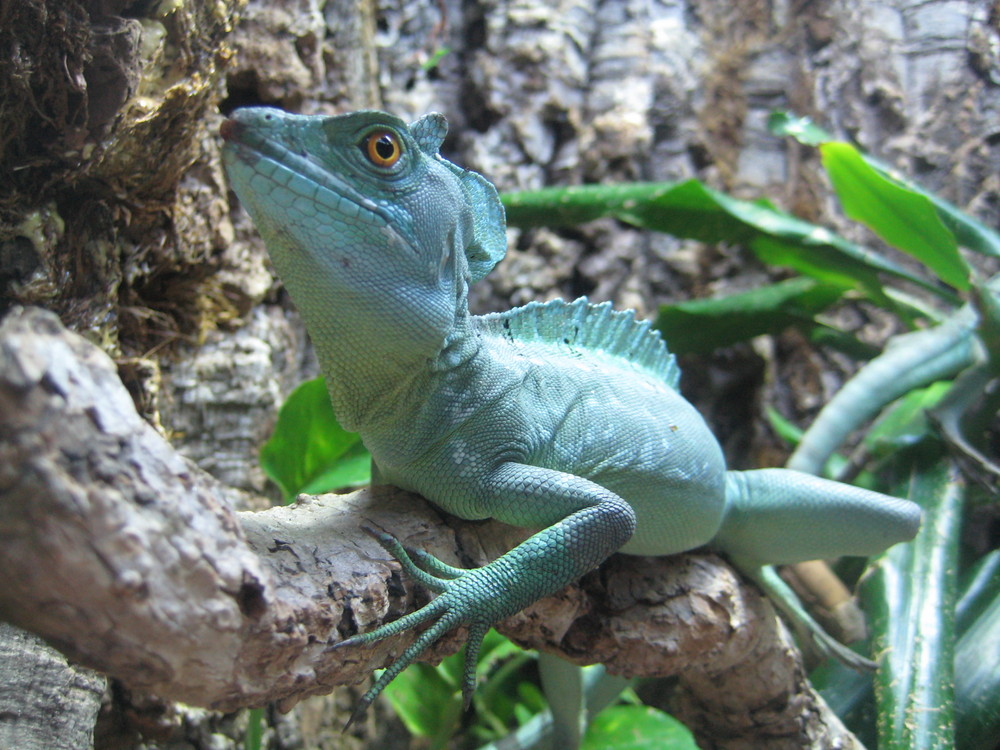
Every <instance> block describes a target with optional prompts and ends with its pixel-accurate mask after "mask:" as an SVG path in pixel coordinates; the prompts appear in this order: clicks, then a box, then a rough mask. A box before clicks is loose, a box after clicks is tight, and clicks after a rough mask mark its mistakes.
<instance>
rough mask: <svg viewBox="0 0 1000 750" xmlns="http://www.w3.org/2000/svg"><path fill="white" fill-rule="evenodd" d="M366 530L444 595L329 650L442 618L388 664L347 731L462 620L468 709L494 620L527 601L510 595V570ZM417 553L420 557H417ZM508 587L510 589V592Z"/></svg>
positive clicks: (368, 641) (416, 576)
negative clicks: (453, 562)
mask: <svg viewBox="0 0 1000 750" xmlns="http://www.w3.org/2000/svg"><path fill="white" fill-rule="evenodd" d="M364 531H365V532H366V533H368V534H369V535H370V536H372V538H374V539H375V540H376V541H377V542H378V543H379V544H380V545H381V546H382V547H383V548H384V549H385V550H386V551H387V552H388V553H389V554H391V555H392V556H393V557H395V558H396V560H398V561H399V563H400V565H402V567H403V568H404V569H405V570H406V572H407V573H408V574H409V575H411V576H412V577H413V578H414V579H415V580H417V581H419V582H420V583H422V584H423V585H424V586H426V587H427V588H428V589H430V590H431V591H433V592H435V593H437V594H438V596H437V597H436V598H435V599H434V600H433V601H432V602H430V603H429V604H427V605H426V606H424V607H421V608H420V609H419V610H417V611H416V612H411V613H410V614H408V615H404V616H403V617H401V618H399V619H398V620H395V621H393V622H390V623H386V624H385V625H382V626H380V627H378V628H376V629H375V630H372V631H371V632H368V633H360V634H358V635H355V636H352V637H351V638H348V639H347V640H344V641H340V642H339V643H335V644H332V645H331V646H329V647H328V648H327V651H334V650H338V649H341V648H345V647H350V646H360V645H367V644H371V643H375V642H376V641H380V640H382V639H383V638H388V637H389V636H393V635H397V634H399V633H402V632H404V631H406V630H410V629H412V628H413V627H415V626H417V625H419V624H421V623H423V622H426V621H427V620H431V619H434V618H437V619H436V621H435V622H434V623H433V624H432V625H431V626H430V627H429V628H427V630H425V631H424V632H423V633H421V634H420V636H419V637H418V638H417V640H416V641H414V642H413V644H411V645H410V646H409V647H407V648H406V650H404V651H403V653H402V654H400V656H399V657H398V658H397V659H396V660H395V661H393V663H392V664H390V665H389V666H388V667H387V668H386V669H385V671H384V672H383V673H382V674H381V675H380V676H379V678H378V679H377V680H376V681H375V684H374V685H372V687H371V688H370V689H369V690H368V691H367V692H366V693H365V694H364V695H363V696H362V698H361V700H360V701H359V702H358V705H357V707H356V708H355V710H354V713H353V714H352V715H351V718H350V719H349V720H348V721H347V724H346V725H345V726H344V730H345V731H346V730H347V728H348V727H350V726H351V724H352V723H354V721H355V720H357V719H359V718H360V717H361V716H363V715H364V713H365V711H366V710H367V709H368V706H370V705H371V704H372V702H373V701H374V700H375V699H376V698H377V697H378V696H379V694H380V693H381V692H382V691H383V690H384V689H385V687H386V685H388V684H389V683H390V682H392V680H393V679H394V678H395V677H396V675H398V674H399V673H400V672H402V671H403V670H404V669H405V668H406V667H408V666H409V665H410V664H411V663H412V662H413V661H414V660H416V658H417V657H418V656H420V654H421V653H422V652H423V651H424V650H425V649H427V648H428V647H429V646H430V645H431V644H433V643H434V642H435V641H437V640H438V639H439V638H440V637H441V636H443V635H444V634H445V633H447V632H448V631H450V630H453V629H454V628H456V627H459V626H460V625H468V626H469V637H468V641H467V643H466V652H465V669H464V675H463V680H462V697H463V699H464V703H465V707H466V708H468V707H469V705H470V703H471V702H472V693H473V691H474V690H475V686H476V662H477V660H478V657H479V650H480V648H481V646H482V642H483V638H484V637H485V636H486V632H487V631H488V630H489V629H490V627H491V626H492V625H493V623H495V622H497V621H498V620H501V619H503V618H504V617H506V616H508V615H509V614H512V613H513V612H516V611H517V610H518V609H520V608H521V607H522V606H523V603H521V600H520V599H517V598H516V597H514V598H512V597H511V596H510V595H509V589H510V586H509V584H508V582H507V581H505V580H504V578H505V576H504V572H505V571H504V570H503V569H502V568H496V567H493V566H491V565H486V566H484V567H482V568H473V569H471V570H463V569H462V568H455V567H452V566H450V565H447V564H446V563H443V562H441V561H440V560H438V559H437V558H436V557H434V556H433V555H431V554H429V553H427V552H424V551H421V550H411V551H408V550H407V549H406V548H405V547H403V545H402V544H400V542H399V541H398V540H397V539H396V538H395V537H393V536H392V535H390V534H386V533H385V532H381V531H377V530H375V529H372V528H365V529H364ZM414 558H416V560H417V562H415V561H414ZM505 590H507V592H506V593H505Z"/></svg>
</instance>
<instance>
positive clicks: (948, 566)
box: [861, 441, 964, 750]
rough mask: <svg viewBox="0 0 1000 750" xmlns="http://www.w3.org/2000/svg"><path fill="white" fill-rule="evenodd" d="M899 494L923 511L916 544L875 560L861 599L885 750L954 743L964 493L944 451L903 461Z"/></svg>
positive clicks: (915, 453)
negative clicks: (874, 657) (875, 658)
mask: <svg viewBox="0 0 1000 750" xmlns="http://www.w3.org/2000/svg"><path fill="white" fill-rule="evenodd" d="M894 465H895V466H896V467H897V469H898V470H900V471H901V472H902V473H903V474H904V475H906V476H905V477H904V478H903V479H902V480H901V481H900V482H899V483H898V484H897V486H896V487H895V490H896V491H895V492H894V493H893V494H896V495H897V496H899V497H907V496H908V497H909V498H910V499H911V500H913V501H914V502H916V503H918V504H919V505H920V506H921V508H922V509H923V513H924V515H923V519H922V522H921V527H920V531H919V532H918V534H917V537H916V539H914V540H913V541H912V542H908V543H906V544H897V545H896V546H894V547H892V548H890V549H889V550H888V551H887V552H885V553H883V554H882V555H881V556H879V557H878V558H876V562H875V564H874V570H873V572H872V575H870V576H868V577H867V578H866V579H865V580H864V582H863V585H862V588H861V591H862V596H863V601H864V602H865V605H866V606H865V609H866V611H868V612H869V613H870V614H871V626H872V632H873V644H872V650H873V652H874V653H877V654H881V655H882V657H881V659H880V666H879V672H878V674H877V676H876V682H875V695H876V700H877V702H878V717H879V718H878V730H879V731H878V733H879V742H878V746H879V748H882V749H883V750H903V749H904V748H905V749H906V750H918V749H919V748H940V747H952V745H953V743H954V726H953V719H954V714H953V695H954V687H953V686H954V662H953V654H954V606H955V592H956V589H957V581H956V573H955V571H956V568H957V566H958V533H959V530H960V528H961V522H962V506H963V501H964V487H963V486H962V485H961V483H960V480H959V479H958V476H957V472H956V471H955V469H954V467H953V466H952V464H951V462H950V461H949V460H948V459H947V458H946V457H944V454H943V453H942V452H941V451H940V449H939V447H938V445H937V444H935V443H933V442H931V441H925V442H924V443H923V444H921V445H920V446H918V447H917V448H916V449H914V450H912V451H909V452H907V453H904V454H900V455H899V456H897V459H896V461H895V462H894Z"/></svg>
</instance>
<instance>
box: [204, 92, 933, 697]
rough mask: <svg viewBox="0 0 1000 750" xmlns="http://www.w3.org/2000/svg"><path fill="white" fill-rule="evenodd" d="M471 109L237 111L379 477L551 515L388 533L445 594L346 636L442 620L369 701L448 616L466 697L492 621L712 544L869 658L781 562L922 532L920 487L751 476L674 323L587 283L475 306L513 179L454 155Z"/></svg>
mask: <svg viewBox="0 0 1000 750" xmlns="http://www.w3.org/2000/svg"><path fill="white" fill-rule="evenodd" d="M446 131H447V124H446V121H445V119H444V117H443V116H441V115H438V114H431V115H427V116H425V117H423V118H421V119H419V120H418V121H416V122H415V123H413V124H411V125H409V126H408V125H406V124H405V123H404V122H403V121H402V120H400V119H398V118H396V117H393V116H391V115H387V114H383V113H380V112H375V111H361V112H355V113H353V114H348V115H343V116H340V117H323V116H300V115H291V114H286V113H284V112H281V111H278V110H275V109H269V108H248V109H241V110H237V111H236V112H235V113H234V114H233V115H232V117H231V118H230V119H228V120H226V121H225V123H224V124H223V126H222V129H221V133H222V136H223V138H224V140H225V147H224V159H225V165H226V169H227V172H228V175H229V178H230V181H231V184H232V187H233V189H234V190H235V192H236V194H237V195H238V196H239V198H240V200H241V202H242V204H243V206H244V207H245V208H246V210H247V211H248V212H249V213H250V216H251V217H252V218H253V220H254V221H255V223H256V225H257V227H258V229H259V231H260V233H261V235H262V237H263V238H264V241H265V243H266V245H267V248H268V251H269V253H270V255H271V258H272V260H273V263H274V266H275V268H276V269H277V272H278V274H279V275H280V277H281V279H282V280H283V282H284V284H285V286H286V288H287V289H288V291H289V292H290V294H291V296H292V299H293V301H294V302H295V304H296V306H297V307H298V309H299V311H300V313H301V314H302V316H303V319H304V321H305V324H306V327H307V329H308V331H309V334H310V336H311V338H312V342H313V345H314V346H315V349H316V353H317V356H318V358H319V362H320V365H321V368H322V371H323V374H324V376H325V378H326V381H327V384H328V388H329V392H330V398H331V400H332V403H333V407H334V411H335V412H336V415H337V417H338V419H339V420H340V422H341V423H342V424H343V426H344V427H345V428H347V429H350V430H355V431H357V432H359V433H360V434H361V436H362V438H363V440H364V443H365V445H366V446H367V447H368V449H369V450H370V451H371V454H372V456H373V463H374V467H375V475H374V476H375V477H376V479H377V481H378V482H382V483H388V484H393V485H396V486H399V487H401V488H404V489H407V490H411V491H413V492H416V493H419V494H421V495H423V496H424V497H426V498H427V499H428V500H430V501H431V502H432V503H434V504H436V505H438V506H439V507H440V508H442V509H444V510H445V511H447V512H449V513H453V514H455V515H458V516H461V517H462V518H466V519H482V518H495V519H498V520H500V521H503V522H505V523H509V524H514V525H517V526H522V527H530V528H534V529H538V531H537V532H536V533H535V534H534V535H533V536H531V537H530V538H528V539H527V540H526V541H525V542H523V543H522V544H520V545H519V546H517V547H515V548H514V549H512V550H510V551H509V552H507V553H506V554H504V555H503V556H501V557H500V558H499V559H497V560H495V561H494V562H492V563H490V564H488V565H485V566H483V567H481V568H476V569H471V570H462V569H457V568H453V567H450V566H448V565H445V564H444V563H442V562H440V561H438V560H436V559H435V558H433V557H431V556H429V555H426V554H422V553H421V554H418V555H415V556H414V558H415V561H414V559H411V557H410V555H408V554H407V552H406V551H405V550H404V549H403V548H402V547H401V545H399V543H398V542H396V541H395V540H394V539H393V538H392V537H389V536H387V535H384V534H382V535H379V539H380V541H381V542H382V544H383V546H385V547H386V548H387V549H388V550H389V551H390V552H391V553H392V554H393V555H395V557H396V558H397V559H398V560H399V562H400V563H401V564H402V566H403V567H404V568H405V569H406V570H407V572H408V573H409V574H410V575H412V576H413V577H414V578H415V579H416V580H417V581H419V582H420V583H422V584H423V585H425V586H426V587H427V588H429V589H430V590H431V591H433V592H435V593H436V594H437V596H436V598H434V599H433V600H432V601H431V602H430V603H429V604H427V605H426V606H424V607H423V608H421V609H420V610H418V611H416V612H413V613H411V614H408V615H406V616H404V617H402V618H400V619H398V620H396V621H395V622H392V623H389V624H386V625H383V626H382V627H379V628H377V629H375V630H374V631H372V632H370V633H365V634H361V635H357V636H355V637H353V638H350V639H348V640H347V641H345V642H343V644H342V645H351V644H361V643H370V642H372V641H376V640H378V639H382V638H386V637H388V636H391V635H394V634H397V633H401V632H403V631H405V630H408V629H411V628H413V627H414V626H415V625H417V624H418V623H421V622H424V621H427V620H433V624H432V625H431V626H430V627H429V628H428V629H426V630H425V631H424V632H423V633H421V635H420V636H419V637H418V638H417V640H416V641H415V642H414V643H413V645H412V646H410V647H409V648H407V649H406V650H405V651H404V652H403V654H402V655H401V656H400V657H399V658H398V659H397V660H396V661H395V662H393V663H392V664H391V665H390V666H389V667H388V668H387V669H386V670H385V671H384V672H383V674H382V675H381V677H380V678H379V679H378V680H377V681H376V683H375V685H374V686H373V687H372V688H371V689H370V690H369V691H368V692H367V693H366V695H365V696H364V698H363V699H362V701H361V705H360V706H359V711H363V710H364V709H365V707H366V706H367V705H369V704H370V703H371V701H372V700H374V698H375V697H376V696H377V695H378V694H379V693H380V692H381V690H382V689H383V688H384V687H385V686H386V685H387V684H388V683H389V681H391V680H392V679H393V678H394V677H395V676H396V675H397V674H398V673H399V672H400V671H401V670H402V669H403V668H405V667H406V666H407V665H408V664H410V663H411V662H412V661H413V660H414V659H415V658H416V657H417V656H419V654H420V653H421V652H422V651H423V650H424V649H425V648H426V647H427V646H428V645H429V644H431V643H432V642H434V641H435V640H436V639H437V638H439V637H440V636H441V635H442V634H443V633H445V632H447V631H449V630H451V629H453V628H455V627H458V626H460V625H467V626H468V628H469V640H468V648H467V658H466V668H465V679H464V684H463V692H464V693H465V695H466V699H467V700H468V697H469V696H470V695H471V692H472V690H473V688H474V665H475V660H476V656H477V651H478V648H479V645H480V642H481V640H482V638H483V636H484V634H485V633H486V631H487V629H488V628H489V627H490V626H491V625H493V624H494V623H496V622H497V621H499V620H501V619H503V618H504V617H507V616H509V615H511V614H513V613H515V612H517V611H519V610H520V609H522V608H523V607H525V606H527V605H528V604H530V603H531V602H534V601H535V600H537V599H539V598H541V597H543V596H546V595H548V594H551V593H554V592H556V591H558V590H559V589H561V588H562V587H564V586H565V585H567V584H568V583H570V582H571V581H573V580H574V579H576V578H577V577H579V576H580V575H582V574H583V573H586V572H587V571H589V570H591V569H593V568H594V567H596V566H598V565H600V564H601V562H602V561H604V560H605V559H606V558H607V557H609V556H610V555H612V554H613V553H615V552H623V553H627V554H636V555H668V554H672V553H677V552H682V551H684V550H690V549H692V548H695V547H701V546H705V545H707V546H709V547H711V548H714V549H717V550H720V551H722V552H723V553H725V554H726V555H728V556H729V558H730V559H731V560H733V561H734V562H735V563H737V564H738V565H739V566H740V567H741V568H742V569H743V570H745V571H749V572H750V573H751V574H753V575H754V576H755V577H756V578H757V580H758V581H759V582H761V583H762V584H763V585H764V587H765V588H766V589H767V590H768V592H769V593H770V594H771V595H772V597H773V598H774V599H775V600H776V602H777V603H778V604H779V605H780V606H781V607H782V609H783V610H784V611H785V612H786V613H788V614H789V615H790V616H791V617H792V619H793V623H795V624H796V625H797V626H798V630H799V631H800V633H806V634H807V635H810V636H811V637H812V639H813V641H814V642H815V643H816V644H817V645H819V646H820V647H821V649H823V650H825V651H826V652H828V653H829V652H834V653H836V654H837V655H839V656H840V657H841V658H843V659H845V660H847V661H851V662H853V663H855V664H860V663H862V662H863V661H864V660H863V659H861V658H860V657H858V656H857V655H855V654H854V653H853V652H851V651H850V650H848V649H846V648H844V647H841V646H840V644H837V643H836V642H834V641H833V640H832V639H830V638H829V636H826V635H825V633H823V632H822V629H820V628H819V626H818V625H816V624H815V623H813V622H811V621H810V620H809V618H808V615H807V614H806V613H805V612H804V611H803V610H802V608H801V606H800V605H799V604H798V602H797V600H796V599H795V597H794V595H793V594H792V593H791V592H790V591H788V590H787V589H786V588H784V587H783V586H782V584H781V583H780V579H778V578H777V576H776V575H774V574H773V571H771V569H770V568H769V567H768V566H769V565H770V564H777V563H790V562H795V561H801V560H807V559H814V558H823V557H831V556H836V555H869V554H872V553H875V552H879V551H881V550H883V549H885V548H887V547H889V546H890V545H892V544H895V543H896V542H900V541H903V540H907V539H910V538H912V537H913V535H914V534H915V533H916V531H917V528H918V526H919V523H920V512H919V509H918V508H917V506H916V505H914V504H913V503H910V502H908V501H906V500H900V499H897V498H892V497H887V496H884V495H881V494H878V493H875V492H870V491H867V490H864V489H859V488H856V487H852V486H849V485H845V484H840V483H837V482H833V481H829V480H824V479H820V478H817V477H815V476H811V475H808V474H803V473H799V472H795V471H789V470H785V469H761V470H757V471H727V470H726V466H725V462H724V460H723V456H722V451H721V449H720V447H719V444H718V442H717V441H716V439H715V437H714V436H713V435H712V433H711V432H710V431H709V429H708V427H707V426H706V424H705V422H704V421H703V419H702V418H701V416H700V415H699V414H698V412H697V411H695V409H694V408H693V407H692V406H691V405H690V404H689V403H688V402H687V401H686V400H685V399H684V398H683V397H682V396H681V395H680V393H679V392H678V390H677V381H678V375H679V372H678V368H677V366H676V364H675V361H674V357H673V356H672V355H671V354H670V353H669V352H668V351H667V347H666V345H665V344H664V343H663V341H662V340H661V338H660V336H659V334H658V333H657V332H655V331H654V330H652V329H651V327H650V325H649V323H648V322H639V321H637V320H636V319H635V318H634V316H633V314H632V313H631V312H615V311H613V310H612V309H611V307H610V306H609V305H608V304H606V303H605V304H600V305H593V304H590V303H589V302H588V301H587V300H586V299H579V300H576V301H575V302H563V301H561V300H557V301H554V302H549V303H546V304H536V303H532V304H528V305H525V306H524V307H519V308H516V309H513V310H509V311H507V312H503V313H496V314H490V315H484V316H474V315H471V314H470V313H469V310H468V305H467V295H468V290H469V285H470V284H472V283H474V282H475V281H477V280H479V279H481V278H483V277H484V276H485V275H486V274H487V273H488V272H489V271H490V270H491V269H492V268H493V266H494V265H495V264H496V263H497V262H498V261H499V260H500V259H501V258H502V257H503V255H504V253H505V249H506V233H505V220H504V211H503V207H502V205H501V203H500V200H499V198H498V195H497V192H496V190H495V188H494V187H493V185H492V184H490V183H489V182H488V181H487V180H486V179H484V178H483V177H481V176H480V175H478V174H476V173H474V172H470V171H467V170H464V169H461V168H460V167H458V166H456V165H454V164H452V163H450V162H449V161H447V160H445V159H443V158H442V157H441V156H440V155H439V154H438V150H439V148H440V146H441V143H442V141H443V140H444V137H445V134H446Z"/></svg>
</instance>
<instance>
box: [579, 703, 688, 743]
mask: <svg viewBox="0 0 1000 750" xmlns="http://www.w3.org/2000/svg"><path fill="white" fill-rule="evenodd" d="M697 748H698V746H697V745H696V744H695V741H694V737H693V736H692V735H691V731H690V730H689V729H688V728H687V727H685V726H684V725H683V724H681V723H680V722H679V721H677V719H675V718H674V717H672V716H670V715H669V714H665V713H663V712H662V711H659V710H657V709H655V708H651V707H649V706H609V707H608V708H606V709H604V710H603V711H601V713H599V714H598V715H597V716H595V717H594V721H593V722H592V723H591V725H590V727H588V729H587V734H586V735H585V736H584V738H583V743H582V744H581V750H697Z"/></svg>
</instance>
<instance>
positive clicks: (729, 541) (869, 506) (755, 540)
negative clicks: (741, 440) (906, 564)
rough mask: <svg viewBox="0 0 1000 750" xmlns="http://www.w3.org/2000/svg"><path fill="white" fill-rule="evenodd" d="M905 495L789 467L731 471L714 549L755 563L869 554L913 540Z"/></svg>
mask: <svg viewBox="0 0 1000 750" xmlns="http://www.w3.org/2000/svg"><path fill="white" fill-rule="evenodd" d="M919 527H920V508H919V506H917V505H916V504H915V503H912V502H910V501H908V500H901V499H899V498H896V497H889V496H888V495H883V494H881V493H878V492H872V491H871V490H865V489H861V488H860V487H852V486H851V485H846V484H841V483H839V482H833V481H831V480H828V479H821V478H819V477H815V476H812V475H811V474H803V473H801V472H797V471H791V470H789V469H760V470H757V471H728V472H726V516H725V518H724V519H723V522H722V527H721V528H720V529H719V532H718V534H716V537H715V541H714V542H713V546H714V547H716V548H718V549H720V550H722V551H723V552H726V553H727V554H729V555H732V556H733V557H735V558H738V559H741V560H745V561H752V562H754V563H757V564H769V565H785V564H789V563H795V562H801V561H803V560H815V559H822V558H828V557H838V556H840V555H872V554H875V553H877V552H881V551H882V550H884V549H887V548H888V547H891V546H892V545H893V544H896V543H897V542H904V541H907V540H909V539H912V538H913V537H914V536H915V535H916V533H917V529H918V528H919Z"/></svg>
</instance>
